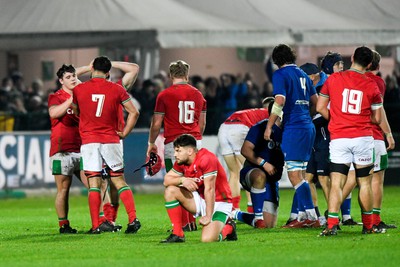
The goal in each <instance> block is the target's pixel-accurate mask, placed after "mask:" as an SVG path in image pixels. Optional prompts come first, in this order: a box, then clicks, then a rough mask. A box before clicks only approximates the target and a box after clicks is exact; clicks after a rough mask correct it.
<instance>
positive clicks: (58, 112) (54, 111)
mask: <svg viewBox="0 0 400 267" xmlns="http://www.w3.org/2000/svg"><path fill="white" fill-rule="evenodd" d="M71 104H72V96H71V97H70V98H68V99H67V100H65V102H64V103H61V104H60V105H54V106H51V107H49V115H50V118H52V119H58V118H61V117H62V116H64V115H65V113H66V112H67V109H68V108H69V107H70V106H71Z"/></svg>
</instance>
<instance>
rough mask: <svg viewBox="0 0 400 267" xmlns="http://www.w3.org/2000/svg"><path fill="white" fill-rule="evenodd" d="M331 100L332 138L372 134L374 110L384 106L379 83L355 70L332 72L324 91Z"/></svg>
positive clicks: (321, 93)
mask: <svg viewBox="0 0 400 267" xmlns="http://www.w3.org/2000/svg"><path fill="white" fill-rule="evenodd" d="M320 96H321V97H328V98H329V100H330V111H329V113H330V120H329V126H328V129H329V132H330V134H331V139H332V140H333V139H337V138H355V137H363V136H372V123H371V118H370V117H371V114H372V110H376V109H379V108H381V107H382V97H381V94H380V92H379V90H378V87H377V85H376V83H375V82H374V81H373V80H371V79H370V78H368V77H367V76H366V75H364V74H363V73H360V72H358V71H355V70H347V71H343V72H337V73H334V74H332V75H331V76H329V78H328V79H327V80H326V82H325V83H324V86H323V87H322V89H321V92H320Z"/></svg>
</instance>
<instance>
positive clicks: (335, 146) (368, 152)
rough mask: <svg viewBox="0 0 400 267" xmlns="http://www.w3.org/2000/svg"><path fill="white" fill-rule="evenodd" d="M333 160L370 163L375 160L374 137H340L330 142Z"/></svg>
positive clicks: (341, 162)
mask: <svg viewBox="0 0 400 267" xmlns="http://www.w3.org/2000/svg"><path fill="white" fill-rule="evenodd" d="M329 154H330V159H331V162H333V163H338V164H348V163H352V162H353V163H355V164H357V165H370V164H372V163H373V162H374V160H373V158H374V139H373V138H372V136H364V137H356V138H338V139H334V140H331V142H330V144H329Z"/></svg>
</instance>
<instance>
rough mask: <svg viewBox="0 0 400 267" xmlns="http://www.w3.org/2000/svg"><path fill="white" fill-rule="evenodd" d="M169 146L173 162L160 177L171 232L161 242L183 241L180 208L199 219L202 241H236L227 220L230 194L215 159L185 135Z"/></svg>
mask: <svg viewBox="0 0 400 267" xmlns="http://www.w3.org/2000/svg"><path fill="white" fill-rule="evenodd" d="M173 145H174V150H175V152H174V156H175V159H176V161H175V163H174V165H173V168H172V169H171V170H170V171H169V172H168V173H167V174H166V175H165V178H164V185H165V187H166V188H165V193H164V198H165V207H166V208H167V213H168V216H169V218H170V220H171V223H172V226H173V229H172V234H170V235H169V236H168V238H167V239H165V240H162V241H161V243H176V242H185V235H184V233H183V230H182V221H181V217H182V211H181V206H182V207H183V208H184V209H186V210H188V211H189V212H190V213H192V214H194V215H195V216H201V218H200V220H199V223H200V225H202V226H203V229H202V233H201V241H202V242H214V241H222V240H228V241H235V240H237V236H236V225H235V222H234V221H233V220H228V218H229V214H230V213H231V211H232V194H231V190H230V188H229V184H228V179H227V177H226V173H225V170H224V168H223V167H222V165H221V163H220V162H219V161H218V158H217V157H216V156H215V155H214V154H213V153H211V152H210V151H208V150H207V149H205V148H202V149H200V150H198V149H197V148H196V139H195V138H194V137H193V136H192V135H189V134H183V135H181V136H179V137H178V138H176V139H175V141H174V143H173Z"/></svg>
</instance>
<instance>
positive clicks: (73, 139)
mask: <svg viewBox="0 0 400 267" xmlns="http://www.w3.org/2000/svg"><path fill="white" fill-rule="evenodd" d="M70 97H71V95H70V94H68V93H67V92H65V91H64V90H63V89H60V90H58V91H57V92H55V93H53V94H50V95H49V98H48V106H49V107H51V106H56V105H60V104H62V103H64V102H65V101H66V100H67V99H69V98H70ZM50 121H51V135H50V141H51V146H50V157H51V156H53V155H54V154H56V153H58V152H80V150H81V143H82V140H81V137H80V135H79V118H78V117H76V116H75V115H74V112H73V110H72V108H71V107H69V108H68V109H67V112H66V113H65V114H64V116H62V117H60V118H57V119H53V118H50Z"/></svg>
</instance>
